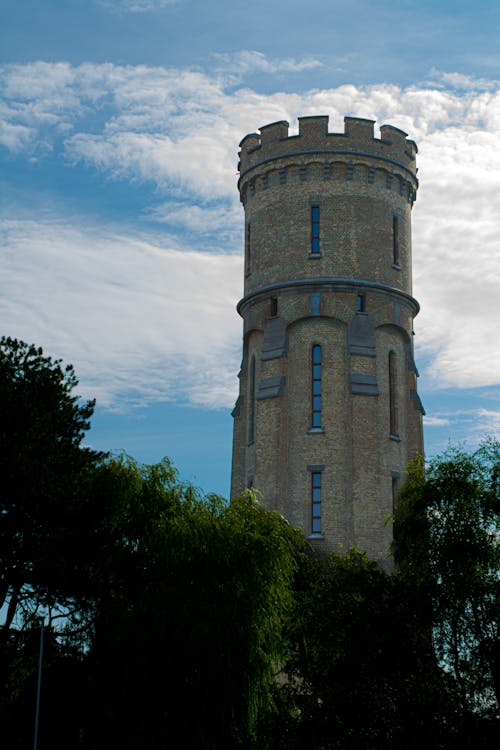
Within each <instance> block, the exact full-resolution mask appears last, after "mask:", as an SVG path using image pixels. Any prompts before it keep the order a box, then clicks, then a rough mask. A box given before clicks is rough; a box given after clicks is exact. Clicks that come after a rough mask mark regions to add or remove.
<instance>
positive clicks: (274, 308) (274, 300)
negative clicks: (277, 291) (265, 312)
mask: <svg viewBox="0 0 500 750" xmlns="http://www.w3.org/2000/svg"><path fill="white" fill-rule="evenodd" d="M277 314H278V298H277V297H271V317H276V315H277Z"/></svg>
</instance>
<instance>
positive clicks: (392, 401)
mask: <svg viewBox="0 0 500 750" xmlns="http://www.w3.org/2000/svg"><path fill="white" fill-rule="evenodd" d="M396 380H397V370H396V354H395V353H394V352H392V351H391V352H389V432H390V434H391V435H394V436H397V435H398V405H397V382H396Z"/></svg>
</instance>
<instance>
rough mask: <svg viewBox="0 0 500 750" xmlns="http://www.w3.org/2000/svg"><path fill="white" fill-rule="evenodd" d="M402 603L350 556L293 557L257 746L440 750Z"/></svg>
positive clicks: (419, 649)
mask: <svg viewBox="0 0 500 750" xmlns="http://www.w3.org/2000/svg"><path fill="white" fill-rule="evenodd" d="M409 601H410V598H409V595H408V591H407V590H406V588H405V587H404V585H402V582H401V581H400V580H399V579H397V578H396V577H394V576H390V575H388V574H386V573H385V572H384V571H383V570H382V569H381V568H380V567H378V566H377V564H376V563H374V562H371V561H369V560H368V559H367V558H366V556H365V555H364V554H361V553H360V552H358V551H356V549H354V548H352V549H350V550H349V551H347V552H346V554H345V555H343V556H340V555H336V554H330V555H328V556H327V557H320V556H317V555H314V554H312V553H309V554H304V555H301V562H300V566H299V571H298V576H297V579H296V584H295V606H294V609H293V611H292V613H291V617H290V619H289V622H288V628H287V635H288V639H289V652H290V653H289V659H288V662H287V664H286V665H285V675H286V679H285V680H284V682H283V684H282V686H281V687H279V688H278V690H277V705H278V706H280V713H279V714H278V715H277V716H276V717H275V720H274V723H273V721H271V722H270V723H269V726H266V727H265V728H263V732H262V734H263V737H265V736H266V734H267V735H268V738H267V739H268V744H266V745H264V744H262V747H269V748H273V750H274V748H281V747H282V748H287V750H291V749H293V748H297V750H298V749H299V748H303V747H307V748H310V749H311V750H327V749H328V748H341V749H342V750H349V749H350V748H352V749H353V750H354V749H355V750H363V749H366V750H376V748H381V749H382V748H384V750H387V748H394V750H396V749H399V748H401V747H408V748H421V747H426V748H438V747H441V745H440V742H441V740H442V738H443V731H442V729H441V719H442V716H443V712H444V710H445V707H444V706H443V702H442V700H441V697H440V683H439V674H438V673H437V669H436V665H435V661H434V659H433V655H432V650H431V649H430V647H429V644H428V642H426V641H425V640H424V639H423V638H422V634H421V632H420V630H419V629H418V628H415V626H414V621H413V617H412V611H411V607H410V606H409ZM422 685H425V689H424V690H423V689H422Z"/></svg>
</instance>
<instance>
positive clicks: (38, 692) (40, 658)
mask: <svg viewBox="0 0 500 750" xmlns="http://www.w3.org/2000/svg"><path fill="white" fill-rule="evenodd" d="M44 626H45V621H44V619H43V617H42V619H41V626H40V652H39V655H38V680H37V687H36V709H35V733H34V739H33V749H34V750H38V724H39V719H40V695H41V691H42V665H43V635H44Z"/></svg>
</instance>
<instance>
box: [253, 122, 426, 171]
mask: <svg viewBox="0 0 500 750" xmlns="http://www.w3.org/2000/svg"><path fill="white" fill-rule="evenodd" d="M328 121H329V118H328V116H327V115H319V116H317V117H316V116H313V117H300V118H299V132H298V134H296V135H290V134H289V124H288V122H287V121H286V120H279V121H277V122H273V123H270V124H269V125H264V126H263V127H261V128H260V134H259V135H257V134H256V133H250V134H249V135H248V136H246V137H245V138H243V140H242V141H241V143H240V148H241V151H240V174H241V176H242V177H243V176H244V175H245V174H246V172H247V171H248V170H252V169H254V168H257V167H259V166H261V165H263V164H265V163H267V162H268V161H269V160H274V159H280V158H286V157H289V156H291V155H292V154H297V155H300V156H304V155H305V154H307V153H313V152H314V153H317V154H328V153H329V154H339V155H347V157H349V154H351V155H354V154H359V156H362V155H365V156H366V155H368V154H369V155H370V156H371V157H372V158H379V159H382V160H385V161H390V162H394V163H395V164H399V165H400V168H401V169H404V170H407V171H408V172H409V174H410V175H413V176H414V175H415V174H416V168H415V154H416V152H417V147H416V145H415V142H414V141H411V140H408V139H407V138H406V133H405V132H404V131H403V130H400V129H399V128H396V127H394V126H392V125H382V126H381V128H380V134H381V138H375V137H374V121H373V120H368V119H365V118H360V117H345V118H344V132H343V133H329V132H328ZM351 158H352V156H351Z"/></svg>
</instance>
